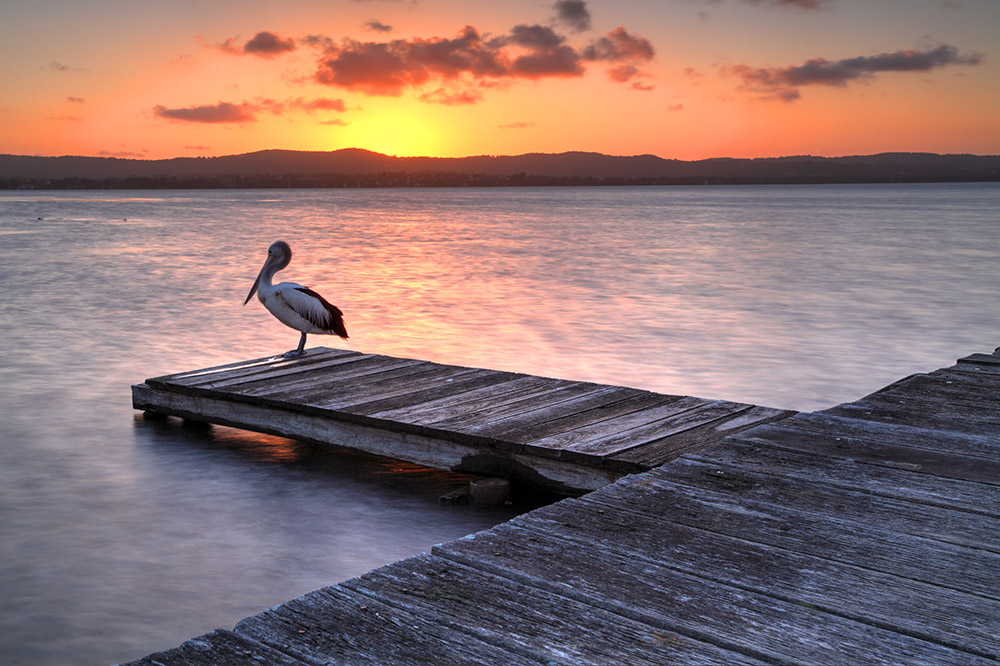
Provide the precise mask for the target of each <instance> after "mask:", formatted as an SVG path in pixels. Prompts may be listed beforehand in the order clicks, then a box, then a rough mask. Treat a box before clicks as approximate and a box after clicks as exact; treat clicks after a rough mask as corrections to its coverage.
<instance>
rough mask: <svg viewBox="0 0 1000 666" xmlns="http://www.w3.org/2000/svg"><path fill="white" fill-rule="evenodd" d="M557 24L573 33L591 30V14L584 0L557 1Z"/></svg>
mask: <svg viewBox="0 0 1000 666" xmlns="http://www.w3.org/2000/svg"><path fill="white" fill-rule="evenodd" d="M555 10H556V23H558V24H560V25H564V26H566V27H567V28H569V29H570V30H572V31H573V32H586V31H587V30H590V12H589V11H588V10H587V4H586V3H585V2H584V1H583V0H556V4H555Z"/></svg>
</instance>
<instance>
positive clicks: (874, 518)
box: [669, 446, 1000, 619]
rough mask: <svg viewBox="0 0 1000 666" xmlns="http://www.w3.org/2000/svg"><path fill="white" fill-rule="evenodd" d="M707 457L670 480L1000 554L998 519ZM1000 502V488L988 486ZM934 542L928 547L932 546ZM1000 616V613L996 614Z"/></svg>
mask: <svg viewBox="0 0 1000 666" xmlns="http://www.w3.org/2000/svg"><path fill="white" fill-rule="evenodd" d="M718 449H719V450H713V451H712V452H711V453H709V454H708V456H707V457H708V460H704V459H702V460H699V459H696V458H692V457H683V458H679V459H677V460H675V461H673V462H672V463H671V464H670V474H669V477H670V482H671V483H676V484H681V485H686V486H693V487H696V488H702V489H706V490H714V491H717V492H726V491H729V492H731V493H733V494H738V495H739V496H740V497H741V498H742V499H745V500H752V501H755V502H757V501H759V502H767V503H770V504H777V505H781V506H794V507H795V510H796V511H805V512H811V513H814V514H817V515H822V516H827V517H829V518H831V519H834V520H837V521H845V522H846V521H850V522H854V523H861V524H863V525H866V526H868V527H873V528H884V527H885V526H891V529H892V531H893V532H897V533H899V534H908V535H911V536H916V537H922V538H926V539H933V540H936V541H943V542H946V543H951V544H955V545H959V546H965V547H969V548H983V549H986V550H991V551H993V552H995V553H1000V530H998V529H997V527H998V526H1000V521H992V520H984V517H983V515H982V514H980V513H971V512H967V511H960V510H957V509H954V508H944V507H940V506H936V505H930V504H923V503H916V502H910V501H906V500H904V499H899V498H896V497H885V496H882V495H872V494H871V493H867V492H863V491H860V490H848V489H845V488H839V487H835V486H827V485H824V484H821V483H817V482H816V480H815V479H814V478H813V477H812V475H810V474H809V470H808V469H803V470H801V472H800V473H799V474H790V473H788V472H787V470H786V472H785V473H784V474H765V473H761V472H757V471H751V470H747V469H746V468H745V467H744V466H743V465H742V464H741V462H742V461H741V459H740V458H739V457H730V456H727V455H726V453H727V450H728V447H726V446H721V447H718ZM984 490H985V491H986V493H985V494H987V495H990V496H992V497H993V498H994V499H995V501H997V502H998V503H1000V487H992V488H986V489H984ZM929 547H930V546H929ZM998 619H1000V618H998Z"/></svg>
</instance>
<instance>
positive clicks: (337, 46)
mask: <svg viewBox="0 0 1000 666" xmlns="http://www.w3.org/2000/svg"><path fill="white" fill-rule="evenodd" d="M556 6H557V8H560V9H558V11H561V12H562V13H563V14H564V15H566V16H575V17H576V18H577V22H576V25H578V26H579V25H581V23H580V18H581V11H585V10H586V7H585V6H584V5H583V3H582V2H575V3H560V4H557V5H556ZM301 41H302V43H304V44H307V45H309V46H311V47H313V48H316V49H318V50H319V51H320V56H319V58H318V62H317V68H316V73H315V75H314V79H315V80H316V81H317V82H319V83H322V84H325V85H330V86H338V87H342V88H349V89H352V90H355V91H358V92H361V93H364V94H367V95H386V96H399V95H402V94H403V93H404V92H405V91H406V90H408V89H419V88H421V87H423V86H425V85H428V84H430V85H431V86H433V90H431V91H424V92H421V93H419V94H420V95H423V97H421V99H424V100H425V101H435V102H438V103H462V104H470V103H474V102H477V101H480V100H481V99H482V94H481V91H482V89H484V88H488V87H491V86H493V85H496V84H497V83H498V82H501V81H504V82H510V81H513V80H516V79H541V78H545V77H576V76H583V75H584V74H585V72H586V68H585V65H586V63H587V62H588V61H591V62H603V63H605V64H607V65H608V66H609V67H610V68H611V69H610V71H609V73H610V75H611V76H612V78H613V79H614V80H616V81H620V82H630V83H632V82H633V80H634V79H635V78H637V77H642V76H645V74H644V73H643V72H642V71H641V69H640V67H639V65H641V64H642V63H644V62H647V61H649V60H651V59H652V58H653V55H654V50H653V47H652V44H651V43H650V42H649V40H647V39H645V38H643V37H639V36H636V35H632V34H630V33H628V32H627V31H626V30H625V28H621V27H620V28H616V29H615V30H613V31H611V32H609V33H608V34H607V35H606V36H604V37H601V38H599V39H597V40H595V41H593V42H592V43H591V44H590V45H589V46H587V47H586V48H584V49H578V48H576V47H574V46H572V45H570V44H569V43H567V39H566V37H565V36H564V35H562V34H560V33H559V32H557V31H556V30H555V29H553V28H552V27H551V26H545V25H539V24H519V25H515V26H514V27H513V28H511V29H510V30H509V31H508V32H507V33H506V34H501V35H494V36H489V35H483V34H481V33H480V32H479V31H478V30H477V29H476V28H474V27H472V26H466V27H464V28H463V29H462V30H461V31H459V33H458V34H457V35H455V36H454V37H451V38H445V37H431V38H409V39H393V40H387V41H378V40H374V41H359V40H356V39H350V38H344V39H341V40H340V41H339V42H338V41H335V40H333V39H331V38H329V37H325V36H322V35H311V36H309V37H306V38H304V39H302V40H301ZM441 83H445V84H447V85H445V86H444V87H443V90H444V91H453V90H455V89H456V88H458V87H464V88H467V89H468V90H470V92H466V93H462V94H460V95H458V96H457V97H456V96H455V95H456V93H454V92H441V91H439V90H438V88H439V87H440V84H441Z"/></svg>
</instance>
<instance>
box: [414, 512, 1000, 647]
mask: <svg viewBox="0 0 1000 666" xmlns="http://www.w3.org/2000/svg"><path fill="white" fill-rule="evenodd" d="M649 536H650V538H651V539H653V540H654V541H653V542H652V545H653V548H647V549H646V554H647V555H652V552H651V551H653V550H656V549H657V548H656V547H657V546H658V545H659V544H658V543H657V542H656V541H655V539H656V538H657V536H658V535H657V534H656V532H652V533H649ZM433 553H434V554H435V555H439V556H441V557H445V558H448V559H452V560H455V561H456V562H461V563H463V564H465V565H468V566H470V567H475V568H478V569H482V570H484V571H488V572H491V573H495V574H496V575H498V576H503V577H505V578H509V579H511V580H514V581H516V582H518V583H522V584H526V585H532V586H535V587H540V588H542V589H545V590H549V591H551V592H555V593H557V594H561V595H565V596H567V597H569V598H571V599H574V600H576V601H580V602H582V603H585V604H588V605H592V606H595V607H597V608H602V609H605V610H608V611H611V612H615V613H619V614H621V615H623V616H625V617H628V618H630V619H633V620H636V621H640V622H645V623H647V624H650V625H652V626H654V627H659V628H661V629H666V630H669V631H675V632H678V633H680V634H684V635H687V636H691V637H693V638H696V639H702V640H707V641H710V642H713V643H715V644H717V645H721V646H723V647H726V648H728V649H730V650H733V651H734V652H740V653H743V654H754V655H758V656H760V657H761V658H762V659H766V660H768V661H774V662H776V663H807V664H832V663H846V664H899V663H907V664H914V663H928V664H944V663H952V664H967V663H969V662H970V661H971V662H977V661H978V662H980V663H982V662H983V661H984V660H982V659H978V658H977V657H995V656H997V655H1000V639H998V637H997V635H996V634H995V633H994V632H991V631H990V630H989V627H988V625H987V626H983V624H978V625H973V626H972V627H969V626H968V625H965V626H962V627H956V628H952V627H948V628H947V630H944V631H942V630H941V628H936V629H937V630H936V631H933V632H927V633H925V634H924V635H923V636H921V637H920V638H915V637H913V636H912V635H909V632H908V631H906V632H905V633H904V632H901V631H900V629H901V627H899V626H896V627H893V628H891V629H888V628H884V627H879V626H876V624H874V623H873V622H872V620H873V619H874V618H872V617H866V618H864V619H852V618H845V617H843V616H842V615H841V614H839V613H832V612H829V611H828V610H821V609H819V608H816V607H815V606H813V605H812V604H806V603H802V602H801V601H789V600H787V599H780V598H776V597H774V596H772V594H770V591H769V593H766V594H765V593H760V592H755V591H752V590H747V589H745V588H744V587H737V586H735V585H731V584H726V583H721V582H719V581H717V580H715V579H707V578H705V577H703V576H699V575H695V574H692V573H688V572H686V571H681V570H679V569H677V568H675V565H674V564H673V562H672V561H671V560H669V559H664V560H662V561H653V560H651V559H639V558H636V557H633V556H632V554H631V553H629V554H621V553H618V552H614V551H609V550H607V549H605V548H602V547H600V546H599V545H597V544H595V543H588V542H586V541H568V540H566V539H563V538H560V537H558V536H555V535H553V534H551V533H541V532H538V531H536V530H530V529H525V528H524V527H521V526H517V525H510V524H508V525H503V526H500V527H497V528H494V529H491V530H486V531H483V532H479V533H477V534H475V535H472V536H470V537H467V538H465V539H459V540H457V541H452V542H450V543H446V544H441V545H439V546H435V548H434V551H433ZM553 562H558V563H559V566H553V564H552V563H553ZM609 571H613V572H614V574H613V575H608V572H609ZM704 573H714V572H702V574H704ZM868 591H869V592H870V591H871V588H868ZM962 624H964V623H962ZM970 628H971V629H972V631H969V629H970ZM956 629H957V630H956ZM945 646H947V647H945ZM904 655H905V656H904ZM973 655H975V657H974V656H973Z"/></svg>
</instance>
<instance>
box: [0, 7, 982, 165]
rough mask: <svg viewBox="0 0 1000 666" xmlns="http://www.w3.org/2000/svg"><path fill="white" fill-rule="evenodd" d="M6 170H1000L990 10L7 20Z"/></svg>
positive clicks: (80, 11)
mask: <svg viewBox="0 0 1000 666" xmlns="http://www.w3.org/2000/svg"><path fill="white" fill-rule="evenodd" d="M2 15H3V16H2V19H3V20H2V21H0V50H2V54H0V71H2V73H3V76H2V81H3V86H0V153H13V154H26V155H68V154H73V155H107V156H121V157H139V158H150V159H153V158H167V157H179V156H199V155H202V156H213V155H227V154H234V153H246V152H252V151H255V150H262V149H270V148H287V149H296V150H334V149H338V148H349V147H358V148H366V149H369V150H375V151H378V152H383V153H387V154H395V155H435V156H464V155H479V154H520V153H526V152H561V151H568V150H586V151H596V152H602V153H608V154H614V155H633V154H642V153H652V154H655V155H659V156H661V157H666V158H678V159H701V158H707V157H720V156H732V157H760V156H777V155H788V154H815V155H850V154H866V153H876V152H884V151H929V152H940V153H977V154H998V153H1000V2H998V1H997V0H907V1H906V2H902V1H900V0H621V1H618V0H616V1H614V2H612V1H611V0H558V1H550V0H539V1H535V0H531V1H528V0H506V1H505V2H503V3H473V2H468V1H466V0H286V1H284V2H282V3H270V2H256V1H253V0H243V1H241V2H235V1H231V0H221V1H214V2H213V1H211V0H199V1H197V2H194V1H191V2H173V3H137V2H134V0H128V1H126V0H95V1H93V2H86V3H82V2H77V1H76V0H72V1H66V0H13V2H7V3H5V5H4V9H3V10H2Z"/></svg>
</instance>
